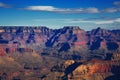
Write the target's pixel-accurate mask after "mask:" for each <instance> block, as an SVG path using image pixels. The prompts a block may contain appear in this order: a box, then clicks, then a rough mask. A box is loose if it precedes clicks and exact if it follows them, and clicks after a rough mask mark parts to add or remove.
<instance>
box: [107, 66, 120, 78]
mask: <svg viewBox="0 0 120 80" xmlns="http://www.w3.org/2000/svg"><path fill="white" fill-rule="evenodd" d="M111 72H112V73H113V74H114V75H113V76H109V77H107V78H106V79H105V80H120V66H113V67H112V70H111Z"/></svg>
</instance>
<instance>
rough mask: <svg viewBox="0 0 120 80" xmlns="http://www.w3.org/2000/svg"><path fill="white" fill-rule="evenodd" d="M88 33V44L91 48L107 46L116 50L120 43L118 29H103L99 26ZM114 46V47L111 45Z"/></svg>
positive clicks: (119, 31)
mask: <svg viewBox="0 0 120 80" xmlns="http://www.w3.org/2000/svg"><path fill="white" fill-rule="evenodd" d="M87 33H88V38H89V41H88V45H90V49H91V50H95V49H99V48H100V47H101V48H107V49H108V50H116V49H118V48H119V44H120V37H119V36H120V30H105V29H101V28H97V29H93V30H92V31H90V32H87ZM113 46H114V47H113Z"/></svg>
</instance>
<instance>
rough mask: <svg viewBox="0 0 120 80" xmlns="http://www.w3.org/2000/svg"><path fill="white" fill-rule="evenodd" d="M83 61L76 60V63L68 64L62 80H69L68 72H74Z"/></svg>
mask: <svg viewBox="0 0 120 80" xmlns="http://www.w3.org/2000/svg"><path fill="white" fill-rule="evenodd" d="M81 64H82V63H77V62H75V63H74V64H72V65H70V66H68V67H67V68H66V69H65V75H64V76H63V77H62V80H68V78H67V76H68V74H70V73H72V72H73V71H74V70H75V69H76V68H77V67H78V66H80V65H81Z"/></svg>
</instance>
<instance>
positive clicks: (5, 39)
mask: <svg viewBox="0 0 120 80" xmlns="http://www.w3.org/2000/svg"><path fill="white" fill-rule="evenodd" d="M3 44H4V45H3ZM0 45H1V46H2V47H6V48H7V47H9V48H10V47H12V48H13V47H14V48H32V49H37V48H36V47H51V48H58V51H59V52H62V51H68V50H69V51H74V50H76V51H79V50H80V49H81V48H83V49H85V48H86V49H90V50H98V49H100V48H103V49H107V50H117V49H118V48H120V47H119V45H120V30H105V29H101V28H97V29H93V30H92V31H84V30H82V29H80V28H79V27H64V28H61V29H55V30H52V29H49V28H46V27H23V26H21V27H0ZM113 46H114V47H113ZM83 49H82V50H83ZM11 51H12V50H11Z"/></svg>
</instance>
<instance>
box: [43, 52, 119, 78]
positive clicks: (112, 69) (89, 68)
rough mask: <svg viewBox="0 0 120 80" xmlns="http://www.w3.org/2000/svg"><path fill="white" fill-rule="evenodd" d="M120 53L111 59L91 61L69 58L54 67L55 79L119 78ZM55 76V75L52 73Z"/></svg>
mask: <svg viewBox="0 0 120 80" xmlns="http://www.w3.org/2000/svg"><path fill="white" fill-rule="evenodd" d="M119 60H120V53H114V54H113V56H112V58H111V60H99V59H92V60H90V61H82V60H76V61H74V60H67V61H65V62H63V63H62V64H59V65H56V66H55V67H53V70H52V72H51V73H50V74H48V75H47V76H46V78H44V79H51V78H49V77H50V76H49V75H51V74H54V77H52V79H53V80H119V79H120V77H119V76H118V75H119V74H120V73H119V72H120V62H119ZM51 76H53V75H51Z"/></svg>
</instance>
